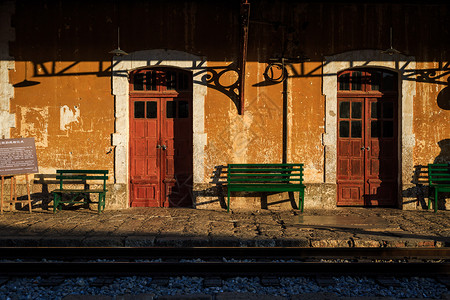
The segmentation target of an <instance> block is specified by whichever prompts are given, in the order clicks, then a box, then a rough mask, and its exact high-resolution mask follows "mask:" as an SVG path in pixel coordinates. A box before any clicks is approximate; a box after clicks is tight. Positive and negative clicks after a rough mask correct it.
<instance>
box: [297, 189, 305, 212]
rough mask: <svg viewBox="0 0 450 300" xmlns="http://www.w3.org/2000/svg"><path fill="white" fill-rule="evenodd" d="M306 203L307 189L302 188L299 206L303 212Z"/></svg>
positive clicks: (299, 194)
mask: <svg viewBox="0 0 450 300" xmlns="http://www.w3.org/2000/svg"><path fill="white" fill-rule="evenodd" d="M300 199H301V200H300ZM300 201H301V203H300ZM304 203H305V190H304V189H301V190H300V191H299V193H298V208H299V209H300V211H301V212H303V206H304Z"/></svg>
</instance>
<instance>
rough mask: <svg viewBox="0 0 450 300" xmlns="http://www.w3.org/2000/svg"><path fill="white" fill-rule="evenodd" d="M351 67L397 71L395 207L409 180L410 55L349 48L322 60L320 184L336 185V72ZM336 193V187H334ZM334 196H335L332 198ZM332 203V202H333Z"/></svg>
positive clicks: (412, 141) (412, 62)
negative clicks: (322, 112) (322, 122)
mask: <svg viewBox="0 0 450 300" xmlns="http://www.w3.org/2000/svg"><path fill="white" fill-rule="evenodd" d="M355 67H366V68H384V69H388V70H391V71H394V72H396V73H397V74H398V77H397V78H398V85H397V86H398V127H397V130H398V132H397V134H398V155H399V159H398V170H399V175H398V180H397V182H398V205H397V206H398V207H402V197H401V194H400V193H401V190H402V186H403V185H407V184H408V183H409V181H410V179H411V171H412V170H413V165H414V163H413V160H411V159H410V158H411V156H412V153H413V148H414V145H415V136H414V133H413V117H414V116H413V99H414V96H415V95H416V82H415V81H414V80H407V79H408V78H409V77H411V76H413V75H414V72H415V69H416V61H415V57H413V56H406V55H403V54H394V55H389V54H387V53H382V51H380V50H359V51H349V52H344V53H341V54H337V55H333V56H326V57H325V60H324V62H323V84H322V94H323V95H324V98H325V128H324V131H325V132H324V134H323V139H322V142H323V146H324V152H325V164H324V183H326V184H332V185H334V186H337V185H336V174H337V112H338V111H337V104H338V101H337V86H338V80H337V74H338V73H339V72H340V71H343V70H346V69H351V68H355ZM335 191H336V194H335V195H336V196H337V188H336V189H335ZM335 199H336V198H335ZM335 203H336V202H335Z"/></svg>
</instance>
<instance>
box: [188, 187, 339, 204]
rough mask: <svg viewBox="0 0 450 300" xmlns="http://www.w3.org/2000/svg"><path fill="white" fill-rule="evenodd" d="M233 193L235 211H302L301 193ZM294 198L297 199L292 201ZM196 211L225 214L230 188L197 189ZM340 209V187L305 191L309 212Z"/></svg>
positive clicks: (312, 188) (195, 192) (195, 188)
mask: <svg viewBox="0 0 450 300" xmlns="http://www.w3.org/2000/svg"><path fill="white" fill-rule="evenodd" d="M264 194H265V193H252V192H245V193H244V192H242V193H240V192H236V193H235V192H233V196H232V197H231V200H230V202H231V203H230V206H231V208H232V209H233V210H260V209H270V210H290V209H297V208H298V193H297V192H296V193H293V195H289V193H287V192H286V193H273V194H266V195H267V196H264ZM292 196H293V198H292ZM194 207H195V208H197V209H208V210H223V209H226V208H227V190H226V185H223V186H222V185H212V184H196V185H194ZM308 208H317V209H319V208H322V209H333V208H336V185H335V184H326V183H309V184H306V189H305V209H308Z"/></svg>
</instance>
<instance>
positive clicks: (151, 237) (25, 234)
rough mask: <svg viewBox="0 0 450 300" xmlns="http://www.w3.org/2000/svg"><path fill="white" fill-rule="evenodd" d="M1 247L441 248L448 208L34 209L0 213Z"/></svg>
mask: <svg viewBox="0 0 450 300" xmlns="http://www.w3.org/2000/svg"><path fill="white" fill-rule="evenodd" d="M0 246H138V247H139V246H259V247H264V246H299V247H445V246H450V212H448V211H438V213H433V212H432V211H402V210H398V209H387V208H384V209H383V208H370V209H369V208H339V209H335V210H306V211H305V212H304V213H300V212H298V211H294V210H289V211H271V210H261V211H241V212H232V213H226V212H224V211H223V212H222V211H207V210H197V209H180V208H130V209H124V210H109V211H108V210H107V211H105V212H103V213H102V214H100V215H99V214H97V213H96V212H95V211H93V210H88V209H78V210H63V211H61V212H59V213H56V214H53V213H52V212H51V211H46V210H38V209H37V210H35V211H33V213H32V214H29V213H28V212H24V211H14V212H4V213H3V214H2V215H0Z"/></svg>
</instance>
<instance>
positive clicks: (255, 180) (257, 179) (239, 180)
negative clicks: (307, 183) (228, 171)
mask: <svg viewBox="0 0 450 300" xmlns="http://www.w3.org/2000/svg"><path fill="white" fill-rule="evenodd" d="M290 181H299V182H302V181H303V179H293V178H276V179H275V178H273V180H270V178H245V179H244V178H242V179H239V178H231V179H230V180H229V182H230V183H234V182H247V183H253V182H254V183H256V182H267V183H271V182H275V183H276V182H290Z"/></svg>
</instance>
